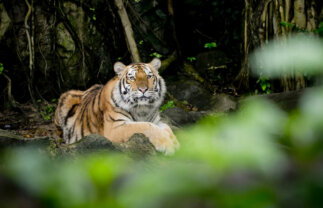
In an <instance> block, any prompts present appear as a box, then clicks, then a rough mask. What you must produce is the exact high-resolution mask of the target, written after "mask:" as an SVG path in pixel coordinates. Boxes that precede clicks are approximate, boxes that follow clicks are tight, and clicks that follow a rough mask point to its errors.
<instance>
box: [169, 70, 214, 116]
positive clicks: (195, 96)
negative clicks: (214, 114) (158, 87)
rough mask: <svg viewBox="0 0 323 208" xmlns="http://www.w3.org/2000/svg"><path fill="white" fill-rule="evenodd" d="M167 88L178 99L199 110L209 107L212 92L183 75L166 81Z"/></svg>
mask: <svg viewBox="0 0 323 208" xmlns="http://www.w3.org/2000/svg"><path fill="white" fill-rule="evenodd" d="M167 90H168V91H169V92H170V93H171V94H172V95H173V96H174V97H175V98H176V99H177V100H179V101H186V102H188V103H189V104H192V105H193V106H196V107H197V108H198V109H199V110H207V109H209V107H210V103H209V101H210V97H212V94H211V93H210V92H209V91H208V90H207V89H205V87H204V86H203V85H202V84H200V83H199V82H197V81H195V80H192V79H189V78H187V77H184V76H180V77H178V78H177V79H176V80H170V81H167Z"/></svg>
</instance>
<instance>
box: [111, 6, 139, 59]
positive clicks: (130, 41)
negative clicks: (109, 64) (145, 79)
mask: <svg viewBox="0 0 323 208" xmlns="http://www.w3.org/2000/svg"><path fill="white" fill-rule="evenodd" d="M114 2H115V5H116V6H117V8H118V14H119V16H120V19H121V22H122V25H123V28H124V31H125V35H126V41H127V46H128V49H129V51H130V53H131V59H132V61H133V62H140V55H139V51H138V48H137V44H136V41H135V38H134V35H133V30H132V27H131V23H130V21H129V17H128V14H127V11H126V9H125V7H124V4H123V2H122V0H115V1H114Z"/></svg>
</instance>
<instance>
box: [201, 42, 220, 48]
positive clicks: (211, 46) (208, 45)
mask: <svg viewBox="0 0 323 208" xmlns="http://www.w3.org/2000/svg"><path fill="white" fill-rule="evenodd" d="M216 47H217V45H216V43H215V42H211V43H205V44H204V48H208V49H210V48H216Z"/></svg>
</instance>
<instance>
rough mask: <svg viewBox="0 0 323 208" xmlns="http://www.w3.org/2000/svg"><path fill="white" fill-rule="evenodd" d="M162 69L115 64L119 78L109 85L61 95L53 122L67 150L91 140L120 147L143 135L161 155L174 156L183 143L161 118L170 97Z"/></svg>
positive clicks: (152, 65) (154, 62)
mask: <svg viewBox="0 0 323 208" xmlns="http://www.w3.org/2000/svg"><path fill="white" fill-rule="evenodd" d="M160 67H161V61H160V60H159V59H157V58H155V59H153V60H152V61H151V62H150V63H133V64H130V65H128V66H125V65H124V64H123V63H121V62H116V63H115V64H114V71H115V73H116V76H115V77H114V78H113V79H111V80H110V81H108V82H107V83H106V84H105V85H94V86H92V87H91V88H89V89H88V90H86V91H79V90H70V91H68V92H65V93H64V94H62V95H61V96H60V98H59V101H58V105H57V109H56V111H55V116H54V123H55V126H56V130H57V134H58V136H59V137H61V138H63V141H64V142H65V143H66V144H72V143H75V142H77V141H79V140H81V139H82V138H83V137H84V136H87V135H89V134H100V135H103V136H104V137H106V138H107V139H109V140H110V141H112V142H118V143H122V142H126V141H127V140H128V139H129V138H130V137H131V136H132V135H133V134H135V133H142V134H144V135H145V136H146V137H148V138H149V140H150V142H151V143H152V144H153V145H154V147H155V148H156V150H157V151H159V152H164V153H165V154H172V153H174V151H175V150H176V149H177V148H178V147H179V142H178V141H177V139H176V137H175V135H174V134H173V132H172V130H171V128H170V127H169V126H168V125H167V124H165V123H163V122H161V120H160V116H159V107H160V105H161V103H162V102H163V99H164V95H165V92H166V86H165V81H164V79H163V78H162V77H161V76H160V75H159V74H158V69H159V68H160Z"/></svg>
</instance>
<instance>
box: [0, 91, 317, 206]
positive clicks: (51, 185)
mask: <svg viewBox="0 0 323 208" xmlns="http://www.w3.org/2000/svg"><path fill="white" fill-rule="evenodd" d="M322 127H323V88H315V89H311V90H309V91H308V93H306V95H305V96H304V97H303V99H302V100H301V102H300V107H299V109H298V110H297V111H294V112H292V113H290V114H287V113H285V112H283V111H281V110H280V109H279V108H278V107H276V106H275V105H274V104H272V103H270V102H268V101H266V100H261V99H251V100H247V101H246V102H245V103H244V104H243V106H242V107H241V109H240V110H239V112H237V113H234V114H230V115H222V116H210V117H208V118H205V119H204V120H202V121H201V122H200V123H199V124H197V125H195V126H193V127H191V128H187V129H183V130H181V131H179V132H177V135H178V137H179V140H180V142H181V144H182V147H181V149H180V150H179V151H178V152H177V153H176V155H175V156H173V157H162V156H155V157H150V158H148V159H147V158H146V159H138V158H131V157H128V156H126V155H122V154H116V153H111V154H94V155H83V156H78V157H75V158H74V157H73V158H52V157H50V156H49V155H47V154H46V153H45V151H44V152H39V150H38V151H35V150H33V149H13V150H8V151H6V152H5V153H4V154H3V156H2V161H1V164H2V165H1V172H2V173H3V174H5V175H6V176H7V177H9V178H11V179H13V180H14V181H15V182H16V183H17V184H19V186H20V187H21V188H23V189H25V190H26V191H27V192H28V193H30V194H31V195H32V196H34V197H36V198H37V199H39V200H40V202H41V204H43V205H44V206H46V207H138V208H142V207H281V206H283V207H284V206H288V207H289V206H291V207H319V206H320V205H322V204H323V198H322V197H321V196H322V194H323V180H322V174H323V163H322V159H323V157H322V156H323V151H322V146H323V140H322V135H323V128H322ZM4 205H5V204H4ZM4 207H5V206H4Z"/></svg>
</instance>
